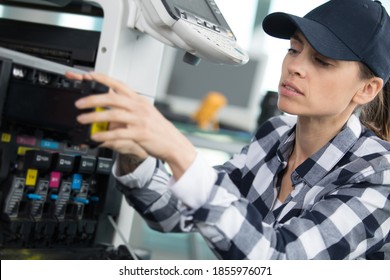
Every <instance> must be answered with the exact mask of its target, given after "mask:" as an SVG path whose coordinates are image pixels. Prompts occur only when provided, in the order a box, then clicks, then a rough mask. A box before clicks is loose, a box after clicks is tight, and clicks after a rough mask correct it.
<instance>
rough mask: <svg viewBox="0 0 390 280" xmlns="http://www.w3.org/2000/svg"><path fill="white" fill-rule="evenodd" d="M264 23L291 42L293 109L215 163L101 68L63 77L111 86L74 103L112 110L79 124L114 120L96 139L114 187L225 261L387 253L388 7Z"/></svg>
mask: <svg viewBox="0 0 390 280" xmlns="http://www.w3.org/2000/svg"><path fill="white" fill-rule="evenodd" d="M263 28H264V30H265V31H266V32H267V33H268V34H270V35H271V36H275V37H278V38H283V39H290V49H289V50H288V53H287V55H286V57H285V59H284V61H283V65H282V74H281V79H280V84H279V100H278V106H279V108H280V109H281V110H282V111H284V112H286V113H288V116H278V117H275V118H272V119H271V120H269V121H268V122H266V123H265V124H264V125H263V126H262V127H261V128H260V129H259V130H258V131H257V133H256V135H255V137H254V138H253V140H252V142H251V143H250V144H249V145H248V146H246V147H244V148H243V150H242V151H241V153H240V154H237V155H235V156H233V157H232V159H231V160H229V161H228V162H227V163H225V164H224V165H222V166H217V167H215V168H212V167H209V166H208V165H207V163H206V162H205V161H204V160H203V159H202V158H201V156H200V155H198V154H197V152H196V150H195V148H194V147H193V146H192V144H191V143H190V142H189V141H188V140H187V139H186V138H185V137H184V136H183V135H181V134H180V133H179V132H178V130H177V129H176V128H175V127H174V126H173V125H172V124H171V123H170V122H168V121H167V120H166V119H164V118H163V117H162V116H161V115H160V114H159V113H158V111H157V110H156V109H155V108H154V107H153V106H151V105H150V104H149V102H148V101H147V100H145V99H144V98H143V97H141V96H139V95H137V94H136V93H135V92H133V91H132V90H131V89H129V88H128V87H127V86H126V85H124V84H123V83H121V82H119V81H116V80H113V79H111V78H109V77H107V76H104V75H101V74H96V73H91V74H87V75H84V76H83V77H80V76H78V75H76V74H68V76H69V77H71V78H79V79H80V78H84V79H94V80H97V81H99V82H102V83H104V84H106V85H108V86H109V87H110V88H111V90H110V92H109V93H107V94H105V95H95V96H90V97H86V98H83V99H81V100H78V102H77V103H76V106H77V107H78V108H93V107H97V106H104V107H110V108H111V109H110V110H107V111H104V112H100V113H88V114H82V115H80V116H79V118H78V120H79V121H80V122H81V123H84V124H87V123H92V122H100V121H108V122H110V123H111V129H110V131H108V132H102V133H99V134H95V135H94V136H93V139H94V140H96V141H99V142H102V146H104V147H108V148H111V149H113V150H115V151H117V152H118V153H119V156H118V159H117V160H116V163H115V165H114V167H113V172H114V175H115V176H116V177H117V178H118V180H119V181H120V182H121V187H120V188H121V191H122V192H123V193H124V195H125V196H126V198H127V200H128V202H129V203H130V204H131V205H132V206H133V207H134V208H135V209H136V210H137V211H138V212H139V213H140V214H141V215H142V216H143V217H144V218H145V220H146V221H147V222H148V224H149V225H150V226H151V227H152V228H154V229H157V230H160V231H167V232H168V231H169V232H172V231H183V232H188V231H192V230H197V231H199V232H200V233H201V234H202V235H203V236H204V238H205V240H207V241H208V244H209V246H210V248H211V249H212V250H213V251H214V252H215V253H216V255H217V256H218V257H220V258H223V259H359V258H363V259H389V258H390V246H389V243H390V236H389V231H390V152H389V150H390V143H389V142H387V141H388V140H389V139H390V135H389V116H388V103H387V102H388V98H389V94H390V92H389V87H388V85H386V86H384V84H385V83H386V82H387V81H388V79H389V76H390V54H389V53H388V50H389V49H390V18H389V16H388V14H387V13H386V11H385V9H384V8H383V7H382V6H381V4H380V3H378V2H373V1H371V0H333V1H329V2H327V3H325V4H324V5H321V6H319V7H318V8H316V9H314V10H313V11H311V12H310V13H309V14H307V15H306V16H305V17H304V18H299V17H296V16H293V15H288V14H284V13H274V14H271V15H269V16H267V17H266V18H265V20H264V22H263ZM382 112H383V114H382ZM291 115H296V117H292V116H291ZM359 116H360V118H359ZM156 159H158V160H156ZM162 161H164V162H165V163H166V164H168V165H169V167H170V168H171V171H172V177H169V176H168V175H167V174H166V173H165V171H164V168H163V164H162Z"/></svg>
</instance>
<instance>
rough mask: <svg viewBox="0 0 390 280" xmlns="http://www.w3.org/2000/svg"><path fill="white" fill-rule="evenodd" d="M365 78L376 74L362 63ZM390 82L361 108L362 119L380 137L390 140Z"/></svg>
mask: <svg viewBox="0 0 390 280" xmlns="http://www.w3.org/2000/svg"><path fill="white" fill-rule="evenodd" d="M361 73H362V77H363V78H371V77H374V76H375V75H374V74H373V73H372V71H371V70H370V69H369V68H368V67H367V66H366V65H364V64H363V63H361ZM389 106H390V82H389V81H387V83H386V84H385V85H384V87H383V88H382V90H381V91H380V92H379V93H378V94H377V96H376V97H375V98H374V100H372V101H371V102H370V103H368V104H365V105H364V106H363V107H362V108H361V113H360V121H361V122H362V123H363V125H365V126H366V127H368V128H369V129H371V130H372V131H373V132H374V133H375V134H376V135H377V136H378V137H379V138H381V139H383V140H386V141H390V110H389V109H390V108H389Z"/></svg>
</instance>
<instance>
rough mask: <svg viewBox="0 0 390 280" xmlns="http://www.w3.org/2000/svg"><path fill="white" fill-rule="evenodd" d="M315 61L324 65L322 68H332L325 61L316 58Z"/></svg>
mask: <svg viewBox="0 0 390 280" xmlns="http://www.w3.org/2000/svg"><path fill="white" fill-rule="evenodd" d="M315 61H316V62H317V63H318V64H320V65H322V66H330V63H328V62H326V61H325V60H322V59H321V58H318V57H316V58H315Z"/></svg>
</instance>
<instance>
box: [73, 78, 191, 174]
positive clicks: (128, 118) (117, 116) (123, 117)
mask: <svg viewBox="0 0 390 280" xmlns="http://www.w3.org/2000/svg"><path fill="white" fill-rule="evenodd" d="M66 76H67V77H68V78H70V79H79V80H80V79H87V80H95V81H97V82H100V83H102V84H105V85H106V86H108V87H109V88H110V90H109V92H108V93H106V94H97V95H90V96H87V97H84V98H81V99H79V100H78V101H77V102H76V107H77V108H79V109H88V108H96V107H103V108H107V110H104V111H101V112H91V113H85V114H81V115H79V116H78V118H77V120H78V121H79V122H80V123H82V124H91V123H96V122H109V123H110V127H109V130H108V131H105V132H98V133H95V134H94V135H92V139H93V140H94V141H97V142H101V143H102V144H101V146H103V147H107V148H110V149H112V150H114V151H116V152H118V153H120V154H132V155H135V156H137V157H138V158H141V159H144V158H146V157H147V156H148V155H151V156H154V157H156V158H159V159H161V160H163V161H165V162H166V163H167V164H168V165H169V166H170V168H171V170H172V172H173V176H174V177H175V178H176V179H178V178H180V176H181V175H182V174H183V173H184V172H185V170H186V169H187V168H188V167H189V166H190V165H191V163H192V162H193V160H194V159H195V156H196V150H195V148H194V147H193V145H192V144H191V143H190V142H189V140H188V139H187V138H186V137H185V136H184V135H182V134H181V133H180V132H179V131H178V130H177V129H176V127H175V126H174V125H173V124H172V123H171V122H169V121H168V120H167V119H165V118H164V117H163V116H162V115H161V113H160V112H159V111H158V110H157V109H156V108H155V107H154V106H153V104H151V102H150V101H149V100H147V99H146V98H145V97H143V96H141V95H139V94H137V93H136V92H134V91H133V90H131V89H130V88H129V87H128V86H127V85H125V84H124V83H122V82H120V81H118V80H115V79H113V78H110V77H108V76H107V75H104V74H98V73H88V74H83V75H81V74H76V73H67V74H66Z"/></svg>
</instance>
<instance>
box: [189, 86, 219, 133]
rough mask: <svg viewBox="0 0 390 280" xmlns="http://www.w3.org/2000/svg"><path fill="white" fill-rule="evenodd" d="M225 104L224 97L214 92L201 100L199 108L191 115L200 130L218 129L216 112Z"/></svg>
mask: <svg viewBox="0 0 390 280" xmlns="http://www.w3.org/2000/svg"><path fill="white" fill-rule="evenodd" d="M226 104H227V99H226V97H225V96H224V95H223V94H222V93H220V92H216V91H211V92H209V93H208V94H207V95H206V96H205V97H204V98H203V100H202V103H201V104H200V107H199V108H198V110H197V111H196V112H195V114H194V115H193V117H192V118H193V120H195V121H196V122H197V124H198V126H199V128H201V129H213V130H217V129H219V124H218V111H219V110H220V109H221V108H222V107H223V106H225V105H226Z"/></svg>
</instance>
